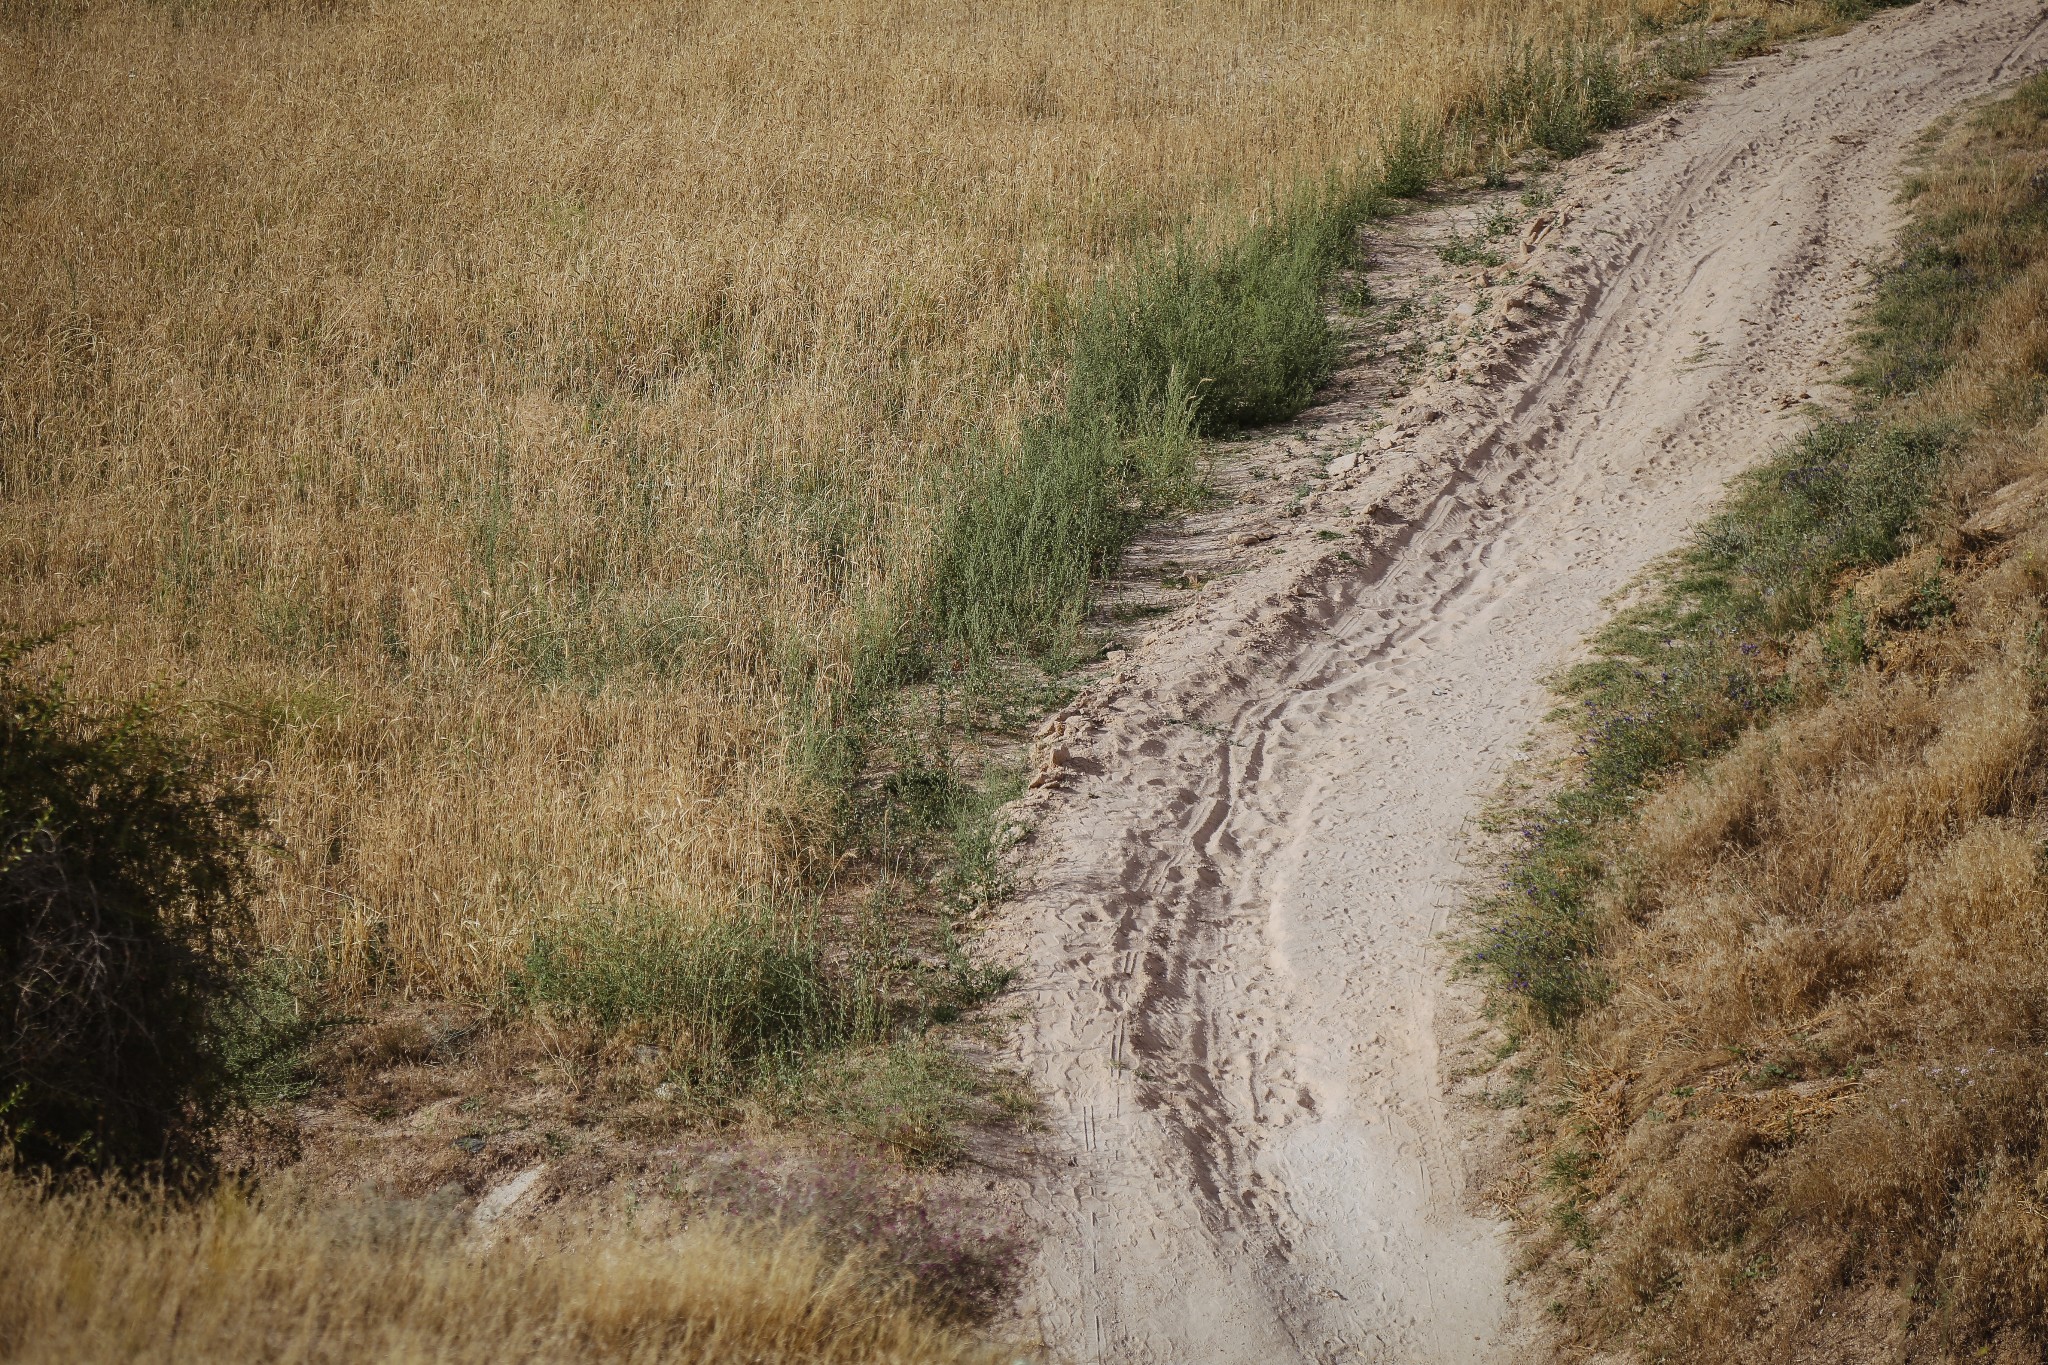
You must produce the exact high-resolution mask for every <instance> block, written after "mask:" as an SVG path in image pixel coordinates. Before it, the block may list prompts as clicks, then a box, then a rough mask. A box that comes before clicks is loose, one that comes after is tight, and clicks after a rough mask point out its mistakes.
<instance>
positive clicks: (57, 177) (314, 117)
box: [0, 0, 1803, 1001]
mask: <svg viewBox="0 0 2048 1365" xmlns="http://www.w3.org/2000/svg"><path fill="white" fill-rule="evenodd" d="M1771 8H1772V10H1773V13H1779V12H1781V10H1782V7H1771ZM1627 9H1628V6H1627V5H1625V4H1624V3H1622V0H1559V2H1558V3H1554V4H1545V5H1540V6H1532V5H1527V4H1522V3H1517V2H1515V0H1427V2H1426V3H1425V2H1423V0H1413V2H1403V0H1379V2H1378V3H1374V4H1370V5H1367V6H1365V7H1363V8H1361V7H1359V6H1357V5H1354V4H1340V3H1334V2H1333V0H1287V2H1286V3H1281V2H1280V0H1197V3H1193V4H1185V5H1175V6H1168V7H1162V6H1133V5H1127V4H1119V3H1103V2H1101V0H1048V2H1046V3H1036V4H1030V5H1023V6H1012V7H1009V8H1007V9H1001V10H990V9H988V8H987V7H985V6H978V5H971V4H967V3H964V0H915V2H914V3H904V4H896V5H882V4H875V5H865V6H845V5H839V4H833V3H828V2H827V0H779V2H778V3H770V4H760V5H750V6H743V7H738V8H732V7H728V8H727V9H724V10H717V11H714V10H708V9H705V8H702V7H700V6H694V5H684V6H675V5H652V4H641V3H631V2H630V0H600V2H599V3H594V4H568V3H562V2H561V0H495V2H494V3H483V4H476V5H464V6H460V7H449V6H444V5H432V4H427V3H423V2H422V0H388V2H385V3H375V4H371V3H347V2H346V0H344V2H342V3H311V0H308V3H304V4H298V3H289V2H288V0H277V2H272V0H263V2H261V3H259V2H258V0H215V2H214V3H192V4H184V3H177V4H166V3H154V2H151V3H145V2H144V0H108V2H107V3H86V2H84V0H80V2H79V3H66V0H33V2H32V0H14V2H13V3H8V4H6V5H4V6H0V130H4V132H0V204H4V212H0V599H4V600H5V602H6V604H7V605H6V608H5V624H7V625H9V626H12V627H15V628H23V629H30V630H41V629H44V628H50V627H55V626H59V625H64V624H69V625H70V626H71V627H72V629H71V633H70V634H69V635H68V636H67V637H66V640H65V644H64V646H63V650H64V652H65V654H66V657H68V659H69V660H70V667H72V669H73V671H74V676H75V678H76V681H77V683H78V686H79V687H80V689H81V690H83V691H85V692H86V693H88V694H102V695H107V694H128V693H132V692H134V691H136V690H137V689H140V688H143V687H148V686H160V687H169V688H171V689H173V691H174V693H175V694H176V696H177V698H178V699H179V700H180V701H182V702H183V703H185V704H187V705H189V706H190V707H191V708H192V710H193V712H194V714H195V715H197V716H198V717H199V718H200V719H201V720H202V721H204V722H205V723H206V724H208V725H210V726H212V727H213V728H215V729H217V730H218V731H220V732H221V733H222V734H223V735H224V736H225V737H226V738H227V739H228V741H229V742H230V744H231V745H233V746H234V748H235V750H236V752H238V753H239V754H240V755H241V757H242V761H243V762H244V763H245V764H246V765H247V766H248V767H249V768H250V769H252V770H256V771H260V772H261V773H262V774H264V775H265V776H266V777H267V779H268V781H269V784H270V788H271V790H272V792H273V793H274V798H275V806H276V811H277V819H278V827H279V831H280V834H281V849H280V853H279V872H280V876H279V878H278V881H277V885H276V890H275V894H274V895H273V896H272V897H271V898H270V899H269V900H268V901H267V902H266V903H265V905H264V907H263V914H262V919H263V926H264V932H265V935H266V938H267V941H268V942H269V943H270V944H271V945H273V946H275V947H279V948H282V949H286V950H289V951H290V952H292V953H294V954H297V955H300V956H302V957H304V958H306V959H309V960H312V961H314V962H315V963H316V964H317V965H318V968H319V970H320V972H321V973H322V974H323V976H324V979H325V980H326V981H327V983H328V984H329V987H330V989H331V990H332V992H333V994H334V995H335V996H336V997H337V998H339V999H343V1000H353V1001H360V1000H362V999H364V998H366V997H367V996H370V995H372V994H375V993H377V992H380V991H382V992H393V991H395V992H403V993H409V994H410V993H427V994H437V993H464V992H473V991H476V990H480V989H486V988H488V987H490V986H491V985H493V984H494V983H496V982H497V981H498V980H500V979H501V977H502V974H503V971H504V969H505V967H506V966H507V964H508V963H510V962H512V961H514V960H515V959H516V958H517V956H518V954H519V952H520V951H521V948H522V945H523V943H524V942H525V940H526V937H527V935H528V934H529V932H530V930H531V928H532V926H533V925H534V924H535V922H536V920H537V919H538V918H539V917H541V916H544V915H549V914H558V913H559V914H575V913H577V912H579V910H580V909H582V908H584V907H588V906H592V905H599V904H604V905H633V904H638V905H650V906H656V907H660V908H662V909H663V910H664V911H674V912H677V913H685V914H688V913H711V912H718V911H722V910H724V909H725V908H726V907H728V906H731V905H733V904H734V903H736V902H741V901H747V900H761V899H767V900H770V901H773V900H776V899H777V898H780V897H783V896H786V895H787V894H788V893H789V892H790V891H791V889H792V888H794V887H797V886H799V885H802V884H804V883H805V881H806V879H807V878H809V877H811V876H812V875H813V874H814V873H816V872H817V871H818V869H819V866H820V858H821V856H822V855H823V853H824V852H825V849H826V845H827V842H828V835H829V830H828V828H827V820H828V814H829V811H830V808H831V803H830V801H829V799H827V798H828V796H829V793H826V792H824V791H821V790H820V788H819V785H818V781H817V779H816V777H815V776H814V775H813V774H812V773H811V772H810V771H809V770H808V769H807V768H806V766H805V765H804V764H803V763H802V762H801V761H800V760H799V756H798V755H799V750H800V741H801V740H802V739H803V738H804V736H805V734H806V733H807V732H808V731H810V730H811V729H813V728H814V727H815V726H816V725H817V724H819V723H821V719H820V718H821V717H824V716H826V715H827V714H828V713H829V711H830V707H831V702H832V698H833V697H834V696H836V695H839V694H842V693H843V692H844V690H845V689H846V688H847V687H848V686H849V685H850V682H851V676H852V664H853V662H854V660H855V658H856V640H857V639H858V638H859V636H860V633H861V632H862V631H864V630H869V631H871V630H874V629H877V628H880V627H881V626H884V625H886V623H887V622H888V621H889V620H890V619H891V613H892V610H893V606H894V604H895V603H897V602H898V601H899V600H900V599H901V598H902V596H903V595H904V594H906V593H908V592H911V591H913V590H914V589H915V587H916V582H917V578H918V574H919V572H920V565H921V564H922V562H923V560H922V556H923V553H924V551H925V549H926V548H927V544H928V541H929V538H930V536H931V534H932V517H933V511H934V508H935V507H936V505H937V497H938V494H937V491H936V490H937V488H938V487H939V485H940V484H941V483H942V481H943V477H944V475H945V473H946V471H947V470H949V469H951V468H953V467H955V466H957V465H958V463H959V462H960V460H961V459H962V458H963V456H962V452H963V451H965V450H967V449H969V448H970V447H972V445H973V443H974V442H975V441H976V440H978V439H981V438H983V437H986V436H989V435H990V434H993V435H996V436H1000V435H1001V434H1002V433H1003V432H1004V431H1005V430H1007V429H1009V428H1010V427H1011V426H1013V425H1014V423H1015V422H1016V420H1017V417H1018V414H1019V413H1020V412H1021V411H1023V410H1025V409H1026V408H1027V407H1028V406H1029V405H1031V404H1033V403H1036V402H1039V401H1041V400H1042V399H1043V398H1044V396H1045V394H1046V393H1047V392H1049V391H1050V390H1049V389H1048V388H1046V387H1045V386H1046V385H1050V384H1052V383H1053V382H1054V381H1056V379H1057V375H1056V374H1052V373H1050V372H1047V371H1044V370H1042V369H1033V368H1029V367H1027V366H1025V365H1024V363H1023V352H1024V348H1025V347H1026V344H1027V341H1028V340H1029V338H1030V337H1031V336H1033V335H1034V334H1037V333H1040V332H1044V331H1045V330H1046V329H1050V328H1056V325H1057V323H1058V320H1059V318H1060V316H1061V315H1062V313H1063V310H1065V309H1066V308H1067V306H1068V304H1069V302H1070V301H1071V300H1072V299H1073V298H1074V297H1075V291H1076V290H1077V289H1078V288H1080V287H1081V286H1082V285H1083V284H1084V283H1085V282H1086V281H1088V280H1090V279H1092V278H1096V277H1098V276H1100V275H1101V274H1102V273H1103V272H1104V271H1106V270H1109V269H1111V268H1113V267H1114V266H1116V265H1117V263H1119V262H1122V261H1126V260H1129V259H1131V258H1132V256H1133V253H1135V252H1139V251H1141V250H1142V249H1144V248H1145V247H1147V246H1148V245H1150V244H1155V243H1159V242H1161V241H1163V240H1165V239H1167V238H1168V237H1169V236H1170V235H1171V234H1172V233H1173V232H1174V231H1176V230H1178V229H1180V228H1182V227H1183V226H1191V227H1192V228H1193V229H1194V230H1196V231H1198V232H1199V231H1209V230H1216V231H1228V230H1230V229H1231V227H1232V225H1234V224H1237V223H1240V222H1242V221H1244V220H1245V219H1246V218H1247V217H1248V216H1249V215H1254V214H1256V213H1257V212H1258V211H1259V210H1260V209H1261V208H1262V206H1263V205H1265V204H1266V203H1267V202H1268V198H1269V195H1271V194H1272V193H1273V192H1274V191H1276V190H1278V189H1284V188H1285V187H1287V186H1289V185H1291V184H1293V183H1295V182H1296V181H1298V180H1300V179H1302V178H1303V177H1307V176H1312V175H1319V174H1321V173H1322V172H1324V171H1325V170H1326V169H1328V168H1331V167H1342V166H1346V165H1350V164H1353V163H1354V162H1356V161H1357V159H1358V158H1360V157H1362V156H1371V155H1372V154H1373V153H1374V149H1375V148H1376V147H1377V146H1378V145H1379V143H1380V142H1381V140H1382V139H1383V137H1384V136H1385V135H1386V134H1387V131H1388V129H1389V127H1390V125H1391V124H1392V123H1393V122H1394V121H1395V120H1396V119H1397V118H1398V117H1399V115H1400V112H1401V111H1402V110H1403V109H1404V108H1413V109H1417V110H1420V111H1422V112H1424V113H1425V114H1427V113H1429V112H1431V111H1436V110H1441V109H1443V108H1445V107H1446V106H1447V105H1449V104H1450V103H1452V102H1454V101H1456V100H1458V99H1460V98H1463V97H1465V96H1466V95H1468V94H1469V93H1470V92H1471V91H1472V90H1473V89H1474V88H1475V87H1476V85H1477V83H1479V82H1481V81H1482V80H1483V79H1484V78H1485V77H1486V76H1487V75H1488V74H1489V73H1491V72H1493V71H1495V70H1496V69H1498V67H1499V66H1500V64H1501V63H1502V61H1503V60H1504V57H1505V54H1506V52H1507V51H1508V49H1509V48H1510V46H1511V45H1512V44H1514V43H1516V42H1518V41H1520V40H1522V39H1523V38H1533V39H1536V40H1538V41H1548V40H1550V39H1552V38H1554V37H1556V36H1557V35H1559V34H1562V33H1565V32H1567V31H1570V30H1574V29H1577V28H1579V27H1581V26H1583V25H1585V24H1592V25H1594V26H1595V27H1596V28H1597V27H1599V26H1602V25H1609V24H1611V23H1613V22H1615V21H1617V20H1618V19H1619V18H1620V17H1621V16H1622V15H1623V14H1624V12H1625V11H1626V10H1627ZM1802 12H1803V11H1802ZM1031 376H1036V378H1032V377H1031Z"/></svg>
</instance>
